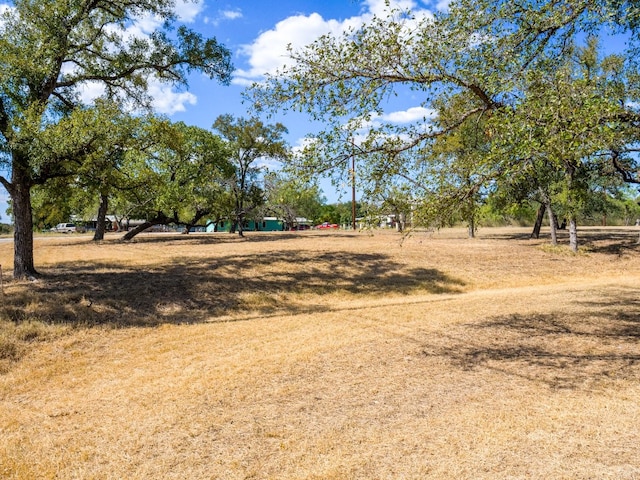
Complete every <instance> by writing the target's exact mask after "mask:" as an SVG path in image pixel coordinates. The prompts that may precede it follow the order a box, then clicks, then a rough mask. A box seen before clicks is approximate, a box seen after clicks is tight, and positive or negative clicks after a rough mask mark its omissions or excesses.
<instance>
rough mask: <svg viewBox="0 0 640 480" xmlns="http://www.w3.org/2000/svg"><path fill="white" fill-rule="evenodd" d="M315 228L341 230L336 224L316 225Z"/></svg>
mask: <svg viewBox="0 0 640 480" xmlns="http://www.w3.org/2000/svg"><path fill="white" fill-rule="evenodd" d="M313 228H318V229H327V228H340V227H338V225H336V224H335V223H329V222H324V223H323V224H321V225H316V226H315V227H313Z"/></svg>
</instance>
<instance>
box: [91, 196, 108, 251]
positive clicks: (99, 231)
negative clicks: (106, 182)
mask: <svg viewBox="0 0 640 480" xmlns="http://www.w3.org/2000/svg"><path fill="white" fill-rule="evenodd" d="M108 208H109V196H108V195H107V194H105V193H101V194H100V207H99V208H98V218H97V222H96V232H95V233H94V234H93V241H94V242H97V241H100V240H104V232H105V231H106V229H107V210H108Z"/></svg>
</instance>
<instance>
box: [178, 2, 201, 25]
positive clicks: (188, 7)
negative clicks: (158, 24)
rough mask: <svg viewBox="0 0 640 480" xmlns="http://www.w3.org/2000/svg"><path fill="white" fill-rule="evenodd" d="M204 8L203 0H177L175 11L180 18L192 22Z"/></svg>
mask: <svg viewBox="0 0 640 480" xmlns="http://www.w3.org/2000/svg"><path fill="white" fill-rule="evenodd" d="M203 9H204V1H203V0H177V1H176V7H175V11H176V14H177V15H178V19H179V20H180V21H182V22H185V23H192V22H194V21H195V19H196V17H197V16H198V15H199V14H200V12H202V10H203Z"/></svg>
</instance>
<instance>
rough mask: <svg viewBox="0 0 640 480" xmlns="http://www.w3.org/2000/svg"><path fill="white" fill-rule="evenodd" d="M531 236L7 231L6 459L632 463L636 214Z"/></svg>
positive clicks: (30, 473)
mask: <svg viewBox="0 0 640 480" xmlns="http://www.w3.org/2000/svg"><path fill="white" fill-rule="evenodd" d="M528 233H529V231H528V229H484V230H480V232H479V235H478V238H476V239H474V240H469V239H467V238H465V232H464V231H463V230H461V229H460V230H456V229H452V230H443V231H440V232H437V233H417V234H414V235H412V236H410V237H408V238H406V239H404V241H401V238H400V237H399V236H397V234H394V233H391V232H380V233H376V234H374V235H370V234H367V233H346V232H300V233H289V232H287V233H278V234H251V233H249V234H247V237H246V238H245V239H239V238H236V237H235V236H231V235H226V234H219V235H208V236H206V235H189V236H170V235H141V236H140V237H139V239H138V240H137V241H136V242H134V243H130V244H123V243H120V242H118V241H117V240H116V239H115V238H114V239H108V240H107V241H105V242H102V243H101V244H93V243H91V242H90V237H88V236H82V235H78V236H69V237H64V238H58V237H55V238H54V237H47V238H42V239H37V241H36V264H37V266H38V267H39V269H40V271H41V273H42V274H43V278H42V279H41V280H39V281H38V282H36V283H29V284H28V283H21V282H11V281H10V280H9V277H8V270H9V268H10V265H11V261H12V259H11V255H12V245H11V244H9V243H0V263H1V264H2V266H3V269H4V273H5V279H4V295H3V297H2V306H1V307H0V478H7V479H225V480H226V479H496V478H497V479H639V478H640V456H639V455H638V453H639V449H640V447H639V445H640V295H639V294H640V245H638V244H636V240H637V238H638V230H637V228H633V227H629V228H589V229H583V230H581V232H580V233H581V238H582V240H583V241H584V243H583V245H584V247H583V249H582V251H581V252H580V253H579V254H577V255H574V254H571V253H569V251H568V250H567V249H566V248H565V247H557V248H551V247H549V246H548V245H547V243H548V239H546V238H543V239H540V240H530V239H529V238H528ZM562 240H563V241H565V240H566V239H562Z"/></svg>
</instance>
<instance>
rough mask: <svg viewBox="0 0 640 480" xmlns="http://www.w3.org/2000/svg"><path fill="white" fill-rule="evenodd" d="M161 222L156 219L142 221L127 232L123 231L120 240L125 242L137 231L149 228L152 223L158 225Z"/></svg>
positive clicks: (137, 232)
mask: <svg viewBox="0 0 640 480" xmlns="http://www.w3.org/2000/svg"><path fill="white" fill-rule="evenodd" d="M162 223H163V222H158V221H149V222H144V223H143V224H140V225H138V226H137V227H135V228H133V229H131V230H129V231H128V232H127V233H125V234H124V236H123V237H122V241H123V242H126V241H127V240H131V239H132V238H133V237H135V236H136V235H138V234H139V233H142V232H144V231H145V230H146V229H147V228H151V227H153V226H154V225H160V224H162Z"/></svg>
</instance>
